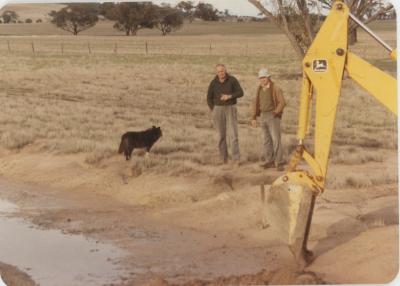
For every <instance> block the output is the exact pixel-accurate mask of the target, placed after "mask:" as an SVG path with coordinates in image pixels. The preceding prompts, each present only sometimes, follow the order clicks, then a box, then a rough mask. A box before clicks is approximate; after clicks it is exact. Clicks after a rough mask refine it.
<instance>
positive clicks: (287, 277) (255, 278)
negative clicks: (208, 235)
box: [145, 267, 326, 286]
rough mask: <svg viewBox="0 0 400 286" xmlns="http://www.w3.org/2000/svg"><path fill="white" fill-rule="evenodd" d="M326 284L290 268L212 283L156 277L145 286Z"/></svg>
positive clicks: (224, 278)
mask: <svg viewBox="0 0 400 286" xmlns="http://www.w3.org/2000/svg"><path fill="white" fill-rule="evenodd" d="M321 284H326V283H325V282H324V281H323V280H322V279H321V278H319V277H318V276H317V275H316V274H315V273H314V272H301V273H299V272H297V271H296V270H295V269H292V268H290V267H288V268H281V269H279V270H276V271H267V270H262V271H260V272H258V273H257V274H247V275H240V276H229V277H219V278H217V279H215V280H212V281H206V280H192V281H189V282H186V283H183V284H170V283H168V282H167V281H166V280H165V279H163V278H160V277H157V278H154V279H152V280H150V281H149V282H148V283H147V284H145V285H146V286H178V285H180V286H226V285H321Z"/></svg>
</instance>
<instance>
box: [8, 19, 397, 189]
mask: <svg viewBox="0 0 400 286" xmlns="http://www.w3.org/2000/svg"><path fill="white" fill-rule="evenodd" d="M40 25H42V26H40ZM209 25H213V26H212V27H208V26H209ZM264 25H265V24H264ZM256 26H257V28H255V27H256ZM31 27H36V28H37V27H42V28H43V29H42V28H41V29H40V30H41V31H42V33H49V31H53V30H54V31H57V32H59V30H55V28H54V27H51V26H50V25H49V24H32V25H22V24H19V25H18V24H14V25H0V34H3V35H4V34H16V35H23V34H25V33H27V34H29V33H31V30H30V28H31ZM378 28H379V25H378ZM46 29H47V30H46ZM52 29H53V30H52ZM96 29H98V30H96ZM269 29H270V30H271V29H272V27H271V26H269V27H267V28H266V29H264V26H262V24H260V23H249V24H246V23H242V24H241V23H234V24H232V23H231V24H230V23H213V24H209V23H196V24H194V25H193V26H192V27H190V28H186V30H185V29H183V30H182V31H181V32H179V33H177V34H176V35H171V36H168V37H160V36H154V35H151V33H150V34H148V35H141V36H138V37H125V36H113V37H107V36H99V34H101V33H105V32H104V31H107V29H106V28H104V29H103V30H102V26H101V25H99V26H98V27H97V28H94V29H93V30H91V32H90V33H92V34H91V35H82V36H78V37H74V36H66V35H65V36H62V35H53V36H44V35H41V36H40V35H39V36H2V37H0V56H1V57H2V59H3V61H2V69H1V72H0V74H1V77H0V81H1V84H0V102H1V105H2V113H1V114H0V132H1V139H0V144H1V146H2V147H4V148H7V149H12V150H20V149H23V148H26V147H28V146H29V147H30V148H32V149H33V150H35V152H51V153H56V154H74V153H84V154H86V163H88V164H92V165H96V164H98V163H99V162H101V161H102V160H104V159H106V158H108V157H110V156H113V155H115V153H116V150H117V148H118V144H119V140H120V136H121V134H122V133H124V132H125V131H127V130H142V129H146V128H149V127H151V126H152V125H157V126H161V128H162V130H163V134H164V136H163V138H162V140H161V141H160V142H158V143H157V144H156V145H155V147H154V150H153V151H154V156H153V157H151V158H150V159H149V160H146V161H143V160H142V159H140V158H139V159H135V160H137V162H136V163H135V164H141V167H142V168H143V169H145V170H147V171H149V172H150V171H154V172H169V173H171V174H180V173H182V172H190V171H199V170H200V169H201V168H202V167H203V166H207V165H215V163H216V162H217V159H218V153H217V148H216V132H215V130H214V129H213V124H212V120H211V115H210V113H209V111H208V108H207V105H206V99H205V96H206V91H207V87H208V84H209V82H210V80H211V79H212V78H213V76H214V66H215V64H216V63H219V62H222V63H225V64H226V65H227V67H228V71H229V72H231V73H232V74H233V75H235V76H236V77H237V78H238V79H239V81H240V82H241V84H242V87H243V88H244V90H245V96H244V97H243V98H242V99H240V100H239V104H238V108H239V121H240V127H239V136H240V138H239V139H240V148H241V153H242V161H243V162H244V163H245V164H246V163H252V162H257V161H259V160H260V153H261V135H260V133H259V132H260V130H254V129H252V128H250V126H249V120H250V112H251V103H252V101H253V98H254V93H255V90H256V87H257V77H256V74H257V72H258V70H259V68H260V67H263V66H267V67H268V68H269V69H270V70H271V73H272V74H273V78H274V79H275V81H276V82H277V84H278V85H280V86H281V87H282V88H283V91H284V95H285V98H286V100H287V102H288V106H287V108H286V110H285V114H284V117H283V122H282V126H283V142H284V145H285V156H286V158H288V156H289V154H290V152H291V151H292V150H293V147H294V146H295V144H296V140H295V134H296V128H297V115H298V97H299V92H300V87H301V81H300V78H299V75H300V74H301V69H300V60H299V59H298V58H297V57H296V55H295V54H294V52H293V51H292V49H291V48H290V45H289V43H288V41H287V40H286V38H285V37H284V36H283V35H282V34H279V33H276V31H274V32H273V33H270V32H268V31H269ZM249 30H251V31H252V33H251V34H249V33H248V31H249ZM98 31H102V32H101V33H100V32H98ZM227 31H229V33H228V32H227ZM111 32H112V33H113V34H115V31H113V30H112V29H111V30H110V33H111ZM214 32H215V33H214ZM88 33H89V31H88ZM106 33H108V32H106ZM152 33H154V32H152ZM185 33H187V34H186V35H185ZM207 33H212V34H214V35H205V34H207ZM378 33H379V34H380V35H381V36H382V37H383V38H384V39H385V40H387V41H388V42H389V43H390V44H392V45H393V46H394V45H395V39H396V38H395V32H394V31H390V30H388V28H387V23H385V26H384V27H383V28H382V29H378ZM218 34H220V35H218ZM222 34H224V35H222ZM96 35H97V36H96ZM32 45H33V46H32ZM146 45H147V51H146ZM352 50H353V51H355V52H356V53H357V54H359V55H361V56H362V57H364V58H366V59H367V60H369V61H371V62H372V63H374V64H375V65H377V66H379V67H381V68H382V69H385V70H386V71H388V72H390V73H391V74H393V75H395V74H396V65H395V63H392V62H390V61H389V60H387V58H386V53H385V51H384V50H383V49H381V48H380V47H379V46H378V45H377V44H375V43H373V42H372V41H371V40H370V39H369V38H368V37H367V36H366V35H365V34H362V33H360V41H359V43H358V44H357V45H356V46H354V47H352ZM396 120H397V119H396V117H395V116H393V115H391V114H390V113H389V112H387V111H386V110H385V109H384V108H383V107H381V106H380V105H379V104H377V103H376V102H375V100H374V99H373V98H371V97H370V96H368V95H367V94H366V93H365V92H364V91H362V90H361V89H360V88H358V87H356V86H355V84H354V83H351V81H350V80H349V79H345V82H344V88H343V96H342V99H341V105H340V108H339V112H338V118H337V124H336V131H335V134H334V144H333V149H332V157H331V159H332V162H333V163H335V164H345V165H351V164H363V163H366V162H374V161H376V162H380V161H383V160H384V159H385V155H384V154H386V153H387V152H390V151H391V150H396V149H397V123H396V122H397V121H396ZM121 160H122V157H121ZM395 180H397V173H396V172H395V170H394V171H393V174H390V176H389V178H387V181H388V182H391V181H395ZM340 184H342V183H340ZM349 185H351V184H350V183H349ZM332 187H335V186H334V185H333V186H332Z"/></svg>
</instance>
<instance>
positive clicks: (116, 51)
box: [114, 44, 118, 54]
mask: <svg viewBox="0 0 400 286" xmlns="http://www.w3.org/2000/svg"><path fill="white" fill-rule="evenodd" d="M116 53H118V44H115V45H114V54H116Z"/></svg>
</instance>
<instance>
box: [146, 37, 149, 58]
mask: <svg viewBox="0 0 400 286" xmlns="http://www.w3.org/2000/svg"><path fill="white" fill-rule="evenodd" d="M148 54H149V44H148V43H147V41H146V56H147V55H148Z"/></svg>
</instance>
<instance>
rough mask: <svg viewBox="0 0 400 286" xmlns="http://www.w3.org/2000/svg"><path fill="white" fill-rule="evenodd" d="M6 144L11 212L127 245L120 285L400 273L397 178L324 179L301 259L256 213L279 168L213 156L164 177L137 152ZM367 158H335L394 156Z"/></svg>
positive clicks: (390, 161)
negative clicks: (365, 184) (345, 184)
mask: <svg viewBox="0 0 400 286" xmlns="http://www.w3.org/2000/svg"><path fill="white" fill-rule="evenodd" d="M1 155H2V156H0V157H1V159H0V172H1V181H0V184H1V186H2V188H1V193H0V197H1V198H2V199H6V200H9V201H11V202H13V203H15V204H17V205H18V206H19V207H20V211H19V212H18V213H17V214H16V216H19V217H22V218H25V219H27V220H29V221H31V222H32V223H34V224H36V225H38V226H40V227H42V228H49V229H60V230H62V231H63V232H65V233H71V234H83V235H85V236H87V237H91V238H94V239H96V240H99V241H102V242H108V243H112V244H113V245H116V246H118V247H120V248H122V249H123V250H125V251H126V253H127V256H126V257H125V258H124V259H123V261H121V265H123V266H124V267H127V268H128V269H130V272H129V275H127V276H126V277H122V280H123V281H124V283H123V285H255V284H257V285H260V284H261V285H262V284H282V285H284V284H285V285H286V284H322V283H329V284H331V283H338V284H342V283H387V282H389V281H391V280H393V279H394V277H395V276H396V275H397V273H398V269H399V267H398V252H399V251H398V191H397V184H386V185H379V186H371V187H369V188H363V189H355V188H354V189H343V190H326V191H325V193H324V194H323V195H322V196H320V197H319V198H318V200H317V205H316V208H315V212H314V218H313V224H312V230H311V237H310V243H309V246H310V248H311V249H312V250H313V251H314V253H315V260H314V262H313V263H312V264H311V265H310V266H309V267H307V268H306V269H302V270H299V269H298V268H297V267H296V264H295V262H294V261H293V258H292V256H291V254H290V252H289V250H288V249H287V247H286V246H285V245H284V244H282V242H280V241H279V240H278V238H277V237H276V236H275V234H274V233H273V231H271V228H269V227H267V228H264V227H263V223H262V213H263V212H262V207H263V206H262V203H261V199H260V184H266V186H267V187H268V185H269V184H270V183H271V182H272V181H273V180H274V178H276V177H277V176H279V175H280V173H278V172H276V171H275V170H267V171H265V170H261V169H260V168H259V167H258V165H257V164H244V165H242V166H240V167H233V166H229V165H228V166H213V167H212V166H210V167H207V168H205V169H204V170H200V171H199V172H196V173H194V174H193V175H192V176H191V175H190V174H187V173H185V175H184V176H175V177H172V176H169V177H164V176H162V175H160V174H158V173H157V174H152V173H151V172H148V173H146V172H145V173H142V174H137V173H136V172H135V170H134V168H135V164H134V161H135V159H137V157H134V158H133V162H125V161H124V160H123V158H122V157H120V156H112V157H111V158H109V159H107V161H103V162H101V163H99V165H97V166H92V165H88V164H85V163H84V156H82V155H79V154H77V155H65V156H61V155H58V156H55V155H51V154H48V155H45V154H37V153H35V152H32V150H29V147H28V148H25V149H23V150H22V151H20V152H11V151H5V150H2V151H1ZM367 165H368V164H364V165H360V166H347V167H346V166H335V165H333V166H332V168H333V169H335V168H340V171H342V172H357V171H360V172H364V173H365V175H366V176H368V172H373V173H374V174H375V175H379V172H381V173H382V175H383V174H384V173H385V170H386V168H396V157H395V154H394V152H393V154H392V156H389V157H387V158H386V159H385V161H384V162H379V163H377V162H374V163H370V165H368V166H367ZM346 168H348V169H347V170H346ZM335 170H336V169H335ZM336 171H337V170H336ZM382 241H384V242H385V243H382ZM1 268H3V267H1ZM371 269H374V271H371ZM2 273H3V272H2ZM6 275H7V274H6ZM24 277H25V276H24ZM27 281H28V280H27ZM27 283H28V282H27ZM29 283H30V282H29ZM10 285H13V284H12V283H10ZM14 285H20V284H18V283H17V284H14ZM22 285H24V284H22ZM26 285H32V284H26Z"/></svg>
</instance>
